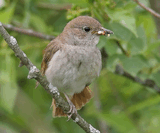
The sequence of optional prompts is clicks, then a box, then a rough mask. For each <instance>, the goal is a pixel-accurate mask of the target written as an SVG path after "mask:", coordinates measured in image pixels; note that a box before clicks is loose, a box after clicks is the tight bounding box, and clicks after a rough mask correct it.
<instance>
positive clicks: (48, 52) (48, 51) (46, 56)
mask: <svg viewBox="0 0 160 133" xmlns="http://www.w3.org/2000/svg"><path fill="white" fill-rule="evenodd" d="M60 49H61V45H58V44H57V43H56V41H54V40H53V41H51V42H50V43H49V44H48V45H47V47H46V48H45V49H44V50H43V60H42V63H41V73H42V75H45V71H46V69H47V68H48V64H49V61H50V60H51V59H52V57H53V55H54V54H55V53H56V52H57V51H58V50H60Z"/></svg>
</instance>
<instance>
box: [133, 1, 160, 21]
mask: <svg viewBox="0 0 160 133" xmlns="http://www.w3.org/2000/svg"><path fill="white" fill-rule="evenodd" d="M134 1H135V2H136V3H137V4H138V5H140V6H141V7H142V8H143V9H145V10H146V11H148V12H150V13H151V14H152V15H154V16H155V17H157V18H160V14H159V13H157V12H155V11H154V10H152V9H151V8H149V7H146V6H145V5H144V4H142V3H141V2H139V1H138V0H134Z"/></svg>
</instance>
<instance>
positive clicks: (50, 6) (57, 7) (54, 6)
mask: <svg viewBox="0 0 160 133" xmlns="http://www.w3.org/2000/svg"><path fill="white" fill-rule="evenodd" d="M37 7H39V8H44V9H49V10H57V11H60V10H68V9H71V7H72V5H71V4H60V5H57V4H51V3H50V4H48V3H43V2H40V3H38V4H37Z"/></svg>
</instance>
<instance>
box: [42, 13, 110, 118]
mask: <svg viewBox="0 0 160 133" xmlns="http://www.w3.org/2000/svg"><path fill="white" fill-rule="evenodd" d="M106 34H107V35H110V34H113V32H112V31H110V30H108V29H105V28H103V27H102V26H101V24H100V23H99V22H98V21H97V20H95V19H94V18H92V17H89V16H79V17H77V18H75V19H73V20H71V21H70V22H69V23H68V24H67V25H66V26H65V28H64V30H63V32H62V33H61V34H60V35H59V36H58V37H56V38H55V39H54V40H52V41H51V42H50V43H49V44H48V45H47V47H46V48H45V49H44V52H43V61H42V64H41V72H42V74H43V75H45V76H46V77H47V80H48V81H49V82H50V83H51V84H52V85H53V86H54V87H57V88H58V90H59V91H60V92H61V93H63V94H64V96H65V97H66V100H67V101H68V103H69V105H70V111H69V112H68V114H69V115H68V117H69V118H70V117H71V116H72V114H73V113H77V110H76V109H80V108H81V107H82V106H84V105H85V104H86V103H87V102H88V101H89V100H90V99H91V98H92V92H91V90H90V89H89V87H88V86H89V85H90V84H91V82H92V81H93V80H94V79H95V78H96V77H98V76H99V73H100V70H101V66H102V63H101V53H100V50H99V49H98V48H97V47H96V45H97V43H98V42H99V37H100V35H106ZM52 105H53V116H67V115H66V114H64V112H63V111H62V110H61V108H59V107H57V106H56V102H55V101H54V99H53V102H52Z"/></svg>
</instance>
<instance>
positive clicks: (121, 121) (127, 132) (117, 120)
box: [100, 112, 138, 133]
mask: <svg viewBox="0 0 160 133" xmlns="http://www.w3.org/2000/svg"><path fill="white" fill-rule="evenodd" d="M100 118H101V119H102V120H104V121H106V122H107V123H109V125H111V126H112V127H114V128H115V129H117V130H118V131H119V132H121V133H138V131H137V129H136V127H135V126H134V124H133V122H132V121H131V120H130V119H129V118H128V116H127V114H125V113H123V112H120V113H108V112H105V113H102V115H100Z"/></svg>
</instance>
